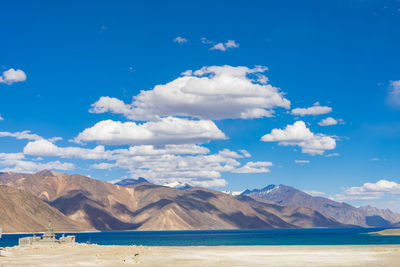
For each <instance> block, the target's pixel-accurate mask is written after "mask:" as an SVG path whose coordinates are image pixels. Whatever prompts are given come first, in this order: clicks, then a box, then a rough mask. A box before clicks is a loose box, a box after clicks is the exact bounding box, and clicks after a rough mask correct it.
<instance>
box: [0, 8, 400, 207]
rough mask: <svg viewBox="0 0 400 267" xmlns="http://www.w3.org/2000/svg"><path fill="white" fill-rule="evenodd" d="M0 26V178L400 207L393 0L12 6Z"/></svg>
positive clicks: (399, 94) (399, 39)
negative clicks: (283, 191) (41, 177)
mask: <svg viewBox="0 0 400 267" xmlns="http://www.w3.org/2000/svg"><path fill="white" fill-rule="evenodd" d="M0 23H1V25H2V27H1V28H0V35H1V36H2V38H1V42H0V51H2V53H1V57H0V74H2V76H1V78H0V115H1V117H0V136H2V137H0V169H1V170H2V171H16V172H35V171H37V170H39V169H41V168H51V169H54V170H58V171H62V172H67V173H80V174H85V175H90V176H92V177H96V178H98V179H101V180H107V181H112V180H117V179H121V178H124V177H133V178H136V177H137V176H144V177H145V178H148V179H150V180H152V181H153V182H156V183H160V184H170V185H173V184H176V183H178V182H179V183H185V182H188V183H192V184H195V185H202V186H210V187H212V188H215V189H217V190H232V191H241V190H244V189H246V188H260V187H263V186H265V185H268V184H271V183H275V184H287V185H291V186H294V187H296V188H299V189H303V190H308V191H317V192H320V193H324V196H327V197H333V198H335V199H337V200H340V201H347V202H350V203H352V204H354V205H365V204H373V205H377V206H379V207H390V208H393V209H396V207H397V206H398V204H399V201H400V200H399V199H400V194H399V193H400V185H399V184H398V183H400V177H399V167H398V166H399V165H400V164H399V163H400V153H398V151H399V149H400V119H399V118H400V82H397V81H399V80H400V67H399V62H400V50H399V49H398V48H399V47H400V27H398V26H399V25H400V2H399V1H382V0H380V1H378V0H376V1H373V0H369V1H368V0H365V1H361V0H359V1H350V0H346V1H337V0H335V1H251V2H250V3H249V1H247V2H245V1H202V2H201V3H200V2H196V3H188V1H168V3H167V2H166V1H145V2H144V1H143V2H138V1H113V2H111V1H84V2H83V3H82V1H79V2H78V1H74V2H72V1H57V2H54V1H12V2H10V1H9V2H7V3H3V4H2V9H1V11H0ZM178 37H179V38H178ZM239 66H242V68H238V67H239ZM261 66H265V67H267V68H268V70H266V68H263V67H261ZM188 70H191V71H192V72H186V71H188ZM196 70H201V71H198V72H196ZM184 72H185V74H182V73H184ZM182 84H183V85H182ZM141 90H144V91H143V92H142V93H141ZM146 92H147V93H146ZM249 94H250V95H249ZM102 97H103V98H102ZM133 97H136V98H135V99H136V100H137V99H140V101H139V100H138V101H136V102H135V101H133ZM100 100H102V101H100ZM285 101H290V105H289V104H288V103H287V102H285ZM299 108H300V109H299ZM308 108H311V109H308ZM271 112H272V113H271ZM304 113H309V115H304ZM302 115H304V116H302ZM327 118H332V119H334V120H332V119H329V120H327V121H325V122H328V123H327V124H334V125H329V126H321V125H320V124H323V123H321V121H322V120H324V119H327ZM297 122H298V123H297ZM301 122H303V123H301ZM329 122H330V123H329ZM335 123H336V124H335ZM288 125H289V126H290V127H289V128H286V127H287V126H288ZM274 129H275V130H274ZM279 129H281V130H282V131H279ZM284 129H286V130H284ZM23 131H30V134H31V135H27V134H26V133H25V134H24V133H23ZM32 134H34V135H33V136H32ZM266 135H267V137H265V138H264V141H262V140H261V138H262V137H263V136H266ZM54 137H61V138H62V139H60V138H54ZM18 138H20V139H18ZM95 147H97V150H94V148H95ZM129 148H130V150H129ZM82 149H86V150H82ZM102 149H103V150H102ZM242 150H246V152H244V151H242ZM93 151H94V152H93ZM296 161H297V163H296ZM379 181H380V182H379ZM317 192H314V193H315V194H317ZM397 210H398V209H397Z"/></svg>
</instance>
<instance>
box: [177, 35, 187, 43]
mask: <svg viewBox="0 0 400 267" xmlns="http://www.w3.org/2000/svg"><path fill="white" fill-rule="evenodd" d="M174 42H175V43H178V44H184V43H187V42H188V39H186V38H184V37H181V36H178V37H176V38H175V39H174Z"/></svg>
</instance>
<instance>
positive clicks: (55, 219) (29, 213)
mask: <svg viewBox="0 0 400 267" xmlns="http://www.w3.org/2000/svg"><path fill="white" fill-rule="evenodd" d="M49 220H50V221H51V223H52V225H53V227H54V229H55V230H56V231H65V232H66V231H68V232H71V231H79V230H80V231H82V230H94V228H90V227H85V226H83V225H81V224H79V223H78V222H75V221H73V220H71V219H70V218H68V217H66V216H65V215H64V214H62V213H61V212H60V211H59V210H57V209H56V208H53V207H51V206H50V205H49V204H47V203H46V202H44V201H43V200H41V199H39V198H38V197H36V196H34V195H32V194H30V193H28V192H25V191H23V190H18V189H15V188H12V187H9V186H5V185H0V226H1V227H2V228H3V231H4V232H5V233H12V232H43V231H45V230H46V227H47V224H48V222H49Z"/></svg>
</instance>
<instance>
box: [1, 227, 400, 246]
mask: <svg viewBox="0 0 400 267" xmlns="http://www.w3.org/2000/svg"><path fill="white" fill-rule="evenodd" d="M382 229H383V228H368V229H366V228H337V229H332V228H328V229H326V228H324V229H266V230H207V231H202V230H198V231H118V232H97V233H68V234H73V235H75V236H76V241H77V242H81V243H86V242H89V243H92V244H99V245H143V246H219V245H245V246H247V245H384V244H400V236H378V235H368V234H365V233H368V232H375V231H380V230H382ZM24 236H29V235H27V234H6V235H4V234H3V237H2V238H0V247H8V246H15V245H17V244H18V238H20V237H24ZM58 236H60V234H58Z"/></svg>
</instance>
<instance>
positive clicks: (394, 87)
mask: <svg viewBox="0 0 400 267" xmlns="http://www.w3.org/2000/svg"><path fill="white" fill-rule="evenodd" d="M387 101H388V103H389V105H391V106H394V107H400V80H399V81H391V82H390V86H389V91H388V96H387Z"/></svg>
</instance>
